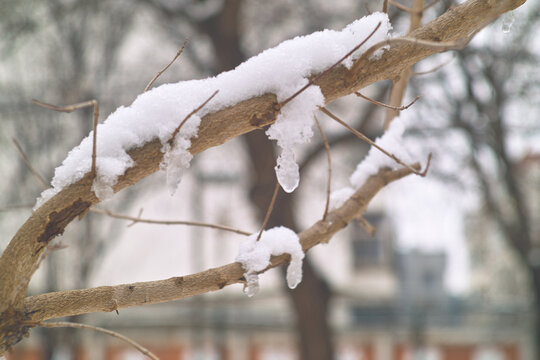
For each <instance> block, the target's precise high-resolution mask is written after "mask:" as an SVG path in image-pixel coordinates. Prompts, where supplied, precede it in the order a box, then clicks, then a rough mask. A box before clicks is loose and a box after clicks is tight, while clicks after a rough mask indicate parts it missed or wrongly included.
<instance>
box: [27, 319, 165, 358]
mask: <svg viewBox="0 0 540 360" xmlns="http://www.w3.org/2000/svg"><path fill="white" fill-rule="evenodd" d="M28 325H35V326H41V327H45V328H76V329H89V330H94V331H97V332H100V333H103V334H107V335H109V336H112V337H115V338H117V339H120V340H122V341H124V342H126V343H128V344H130V345H131V346H133V347H134V348H135V349H137V350H139V351H140V352H141V353H142V354H143V355H146V356H148V357H149V358H150V359H152V360H159V358H158V357H157V356H156V355H154V354H153V353H152V352H151V351H150V350H148V349H147V348H145V347H144V346H142V345H140V344H139V343H137V342H135V341H134V340H131V339H130V338H128V337H126V336H124V335H122V334H119V333H117V332H116V331H112V330H108V329H104V328H101V327H98V326H92V325H86V324H79V323H73V322H38V323H30V324H28Z"/></svg>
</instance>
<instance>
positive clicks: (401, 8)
mask: <svg viewBox="0 0 540 360" xmlns="http://www.w3.org/2000/svg"><path fill="white" fill-rule="evenodd" d="M386 1H388V2H389V3H390V4H392V5H394V6H395V7H397V8H398V9H399V10H401V11H405V12H408V13H409V14H422V13H423V12H424V11H426V10H427V9H429V8H430V7H432V6H433V5H435V4H437V3H438V2H439V0H433V1H432V2H430V3H429V4H427V5H426V6H424V7H422V9H420V10H416V9H413V8H410V7H407V6H405V5H402V4H400V3H398V2H397V1H395V0H386Z"/></svg>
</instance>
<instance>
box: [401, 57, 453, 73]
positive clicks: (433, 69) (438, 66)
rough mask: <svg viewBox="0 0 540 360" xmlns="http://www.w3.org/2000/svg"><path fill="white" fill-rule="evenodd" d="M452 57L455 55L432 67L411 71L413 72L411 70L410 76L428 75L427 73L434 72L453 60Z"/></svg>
mask: <svg viewBox="0 0 540 360" xmlns="http://www.w3.org/2000/svg"><path fill="white" fill-rule="evenodd" d="M454 58H455V57H454V56H452V57H451V58H450V59H449V60H447V61H445V62H443V63H442V64H439V65H437V66H435V67H434V68H432V69H429V70H426V71H413V72H411V76H421V75H428V74H431V73H434V72H436V71H438V70H440V69H441V68H443V67H445V66H446V65H448V64H450V63H451V62H452V61H454Z"/></svg>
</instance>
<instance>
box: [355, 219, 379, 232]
mask: <svg viewBox="0 0 540 360" xmlns="http://www.w3.org/2000/svg"><path fill="white" fill-rule="evenodd" d="M356 222H357V223H358V225H360V226H361V227H362V228H363V229H364V230H366V232H367V233H368V234H369V236H373V235H375V226H373V225H371V223H370V222H369V221H367V220H366V218H365V217H363V216H362V215H360V216H357V217H356Z"/></svg>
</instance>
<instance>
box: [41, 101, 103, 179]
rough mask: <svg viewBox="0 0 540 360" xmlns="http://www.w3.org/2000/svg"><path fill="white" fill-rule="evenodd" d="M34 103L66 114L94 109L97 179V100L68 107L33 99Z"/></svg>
mask: <svg viewBox="0 0 540 360" xmlns="http://www.w3.org/2000/svg"><path fill="white" fill-rule="evenodd" d="M32 102H33V103H34V104H36V105H38V106H41V107H44V108H45V109H49V110H53V111H59V112H66V113H70V112H72V111H75V110H78V109H83V108H86V107H89V106H93V107H94V124H93V128H94V133H93V138H92V168H91V171H92V174H93V176H94V177H95V176H96V149H97V144H96V142H97V124H98V117H99V104H98V102H97V101H96V100H88V101H85V102H82V103H78V104H74V105H68V106H56V105H51V104H47V103H44V102H41V101H39V100H36V99H32Z"/></svg>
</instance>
